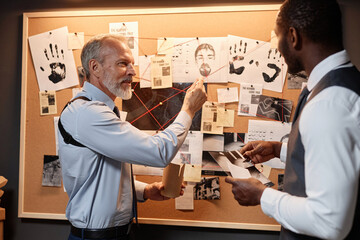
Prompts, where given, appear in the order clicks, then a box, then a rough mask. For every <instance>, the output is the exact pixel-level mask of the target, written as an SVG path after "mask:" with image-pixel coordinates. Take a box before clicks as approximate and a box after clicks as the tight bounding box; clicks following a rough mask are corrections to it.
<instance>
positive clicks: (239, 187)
mask: <svg viewBox="0 0 360 240" xmlns="http://www.w3.org/2000/svg"><path fill="white" fill-rule="evenodd" d="M225 182H227V183H230V184H232V193H233V194H234V198H235V200H236V201H238V203H239V204H240V205H243V206H256V205H259V204H260V199H261V195H262V193H263V192H264V190H265V188H266V186H265V185H264V184H262V183H261V182H260V181H259V180H257V179H255V178H248V179H235V178H232V177H226V178H225Z"/></svg>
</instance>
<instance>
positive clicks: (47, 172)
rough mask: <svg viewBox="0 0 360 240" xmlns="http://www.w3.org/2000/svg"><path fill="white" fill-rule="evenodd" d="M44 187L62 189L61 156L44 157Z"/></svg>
mask: <svg viewBox="0 0 360 240" xmlns="http://www.w3.org/2000/svg"><path fill="white" fill-rule="evenodd" d="M42 186H49V187H61V165H60V160H59V156H56V155H44V166H43V176H42Z"/></svg>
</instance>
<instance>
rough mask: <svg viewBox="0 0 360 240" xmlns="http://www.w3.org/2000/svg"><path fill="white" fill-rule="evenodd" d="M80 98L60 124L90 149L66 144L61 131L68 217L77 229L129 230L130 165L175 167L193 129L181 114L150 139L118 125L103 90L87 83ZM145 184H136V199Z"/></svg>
mask: <svg viewBox="0 0 360 240" xmlns="http://www.w3.org/2000/svg"><path fill="white" fill-rule="evenodd" d="M78 96H85V97H87V98H89V99H90V100H91V101H86V100H82V99H78V100H76V101H74V102H72V103H71V104H70V105H69V106H68V107H67V108H66V109H65V110H64V111H63V113H62V114H61V118H60V119H61V123H62V124H63V126H64V128H65V130H66V131H67V132H68V133H69V134H70V135H72V137H73V138H74V139H75V140H76V141H78V142H80V143H82V144H83V145H85V146H87V147H86V148H82V147H76V146H74V145H71V144H66V143H64V141H63V138H62V136H61V134H60V132H58V142H59V157H60V161H61V167H62V174H63V182H64V186H65V189H66V192H67V194H68V196H69V202H68V204H67V207H66V217H67V218H68V220H69V221H70V222H71V224H72V225H73V226H75V227H78V228H108V227H114V226H121V225H125V224H127V223H128V222H129V220H130V219H131V218H132V191H131V176H130V163H134V164H142V165H147V166H153V167H165V166H166V165H167V164H168V163H170V162H171V160H172V159H173V157H174V156H175V154H176V153H177V151H178V150H179V148H180V146H181V145H182V143H183V141H184V140H185V138H186V135H187V132H188V130H189V128H190V125H191V117H190V116H189V115H188V114H187V113H186V112H184V111H181V112H180V113H179V115H178V116H177V118H176V119H175V121H174V123H173V124H171V125H170V126H169V127H167V128H166V129H165V130H164V131H162V132H159V133H158V134H156V135H154V136H149V135H148V134H146V133H143V132H141V131H140V130H138V129H137V128H135V127H133V126H132V125H131V124H130V123H128V122H125V121H122V120H120V119H119V118H118V117H117V116H116V115H115V113H114V112H113V108H114V107H115V103H114V102H113V101H112V99H111V98H110V97H109V96H107V95H106V94H105V93H104V92H102V91H101V90H100V89H98V88H97V87H95V86H94V85H92V84H90V83H88V82H85V84H84V87H83V91H82V92H81V93H79V94H78V95H77V97H78ZM145 185H146V184H145V183H141V182H138V181H136V182H135V188H136V192H137V194H136V195H137V198H138V199H139V200H142V199H143V192H144V187H145Z"/></svg>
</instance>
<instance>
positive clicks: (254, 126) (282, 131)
mask: <svg viewBox="0 0 360 240" xmlns="http://www.w3.org/2000/svg"><path fill="white" fill-rule="evenodd" d="M290 131H291V123H282V122H278V121H262V120H249V125H248V134H247V135H246V137H245V142H246V143H247V142H250V141H256V140H263V141H280V142H287V141H288V137H289V134H290ZM263 164H264V165H268V166H270V167H272V168H281V169H284V168H285V164H284V163H283V162H281V161H280V159H279V158H273V159H271V160H269V161H267V162H264V163H263Z"/></svg>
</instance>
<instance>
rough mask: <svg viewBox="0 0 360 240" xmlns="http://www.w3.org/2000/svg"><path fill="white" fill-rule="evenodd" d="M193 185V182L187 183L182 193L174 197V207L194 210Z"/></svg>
mask: <svg viewBox="0 0 360 240" xmlns="http://www.w3.org/2000/svg"><path fill="white" fill-rule="evenodd" d="M194 186H195V183H192V182H188V183H187V185H186V187H185V189H184V195H182V196H180V197H177V198H175V209H177V210H194Z"/></svg>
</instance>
